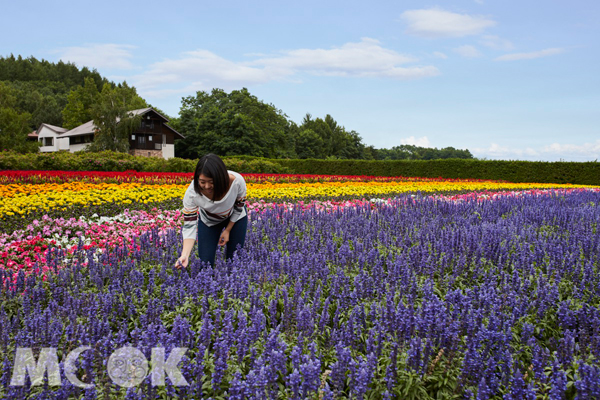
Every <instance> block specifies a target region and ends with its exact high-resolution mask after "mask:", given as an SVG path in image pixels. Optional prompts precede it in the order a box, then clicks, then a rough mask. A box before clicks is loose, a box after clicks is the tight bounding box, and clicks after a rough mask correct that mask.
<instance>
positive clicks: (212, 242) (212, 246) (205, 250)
mask: <svg viewBox="0 0 600 400" xmlns="http://www.w3.org/2000/svg"><path fill="white" fill-rule="evenodd" d="M228 224H229V219H226V220H225V221H223V222H220V223H219V224H217V225H214V226H207V225H206V224H205V223H204V222H202V220H200V218H198V257H199V258H200V260H202V261H204V262H209V263H210V265H213V266H214V265H215V254H216V253H217V245H218V243H219V237H221V232H222V231H223V229H225V228H226V227H227V225H228ZM247 227H248V216H247V215H246V216H245V217H244V218H242V219H240V220H238V221H236V223H235V224H233V228H231V232H229V242H227V244H226V252H225V256H226V257H227V259H231V258H233V252H234V251H235V250H236V248H237V246H238V244H239V245H240V247H244V242H245V241H246V229H247Z"/></svg>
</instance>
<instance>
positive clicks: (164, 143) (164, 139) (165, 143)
mask: <svg viewBox="0 0 600 400" xmlns="http://www.w3.org/2000/svg"><path fill="white" fill-rule="evenodd" d="M162 139H163V140H162V142H163V143H162V145H163V147H167V135H165V134H164V133H163V135H162Z"/></svg>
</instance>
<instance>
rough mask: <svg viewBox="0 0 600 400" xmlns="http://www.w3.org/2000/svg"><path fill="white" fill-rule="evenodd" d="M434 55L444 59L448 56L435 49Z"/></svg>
mask: <svg viewBox="0 0 600 400" xmlns="http://www.w3.org/2000/svg"><path fill="white" fill-rule="evenodd" d="M433 56H434V57H436V58H441V59H443V60H445V59H446V58H448V56H447V55H446V54H444V53H442V52H441V51H434V52H433Z"/></svg>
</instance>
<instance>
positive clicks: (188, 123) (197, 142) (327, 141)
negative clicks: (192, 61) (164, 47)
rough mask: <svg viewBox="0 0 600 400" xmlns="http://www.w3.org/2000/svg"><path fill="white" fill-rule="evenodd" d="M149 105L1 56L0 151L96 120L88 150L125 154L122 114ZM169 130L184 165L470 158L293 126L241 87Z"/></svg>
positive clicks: (59, 70) (115, 88)
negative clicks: (209, 160) (43, 131)
mask: <svg viewBox="0 0 600 400" xmlns="http://www.w3.org/2000/svg"><path fill="white" fill-rule="evenodd" d="M149 106H150V105H149V104H148V103H147V102H146V101H145V100H144V99H143V98H141V97H140V96H139V95H138V94H137V91H136V89H135V87H133V86H129V85H128V84H127V83H126V82H122V83H119V84H115V83H114V82H110V81H108V80H107V79H106V78H103V77H102V76H101V75H100V74H99V73H98V72H97V71H96V70H90V69H88V68H86V67H83V68H81V69H79V68H78V67H77V66H76V65H74V64H72V63H64V62H62V61H59V62H58V63H51V62H48V61H45V60H41V61H39V60H37V59H35V58H34V57H29V58H22V57H21V56H18V57H14V56H13V55H11V56H9V57H0V149H14V150H16V151H19V152H26V151H37V147H38V145H37V144H36V143H35V142H33V143H32V142H28V141H27V140H26V136H27V133H29V132H31V131H33V130H35V129H37V128H38V127H39V126H40V125H41V124H42V123H49V124H51V125H56V126H62V127H64V128H67V129H72V128H74V127H76V126H79V125H81V124H83V123H85V122H87V121H90V120H94V121H96V126H97V127H98V131H97V134H96V137H95V139H94V143H93V144H92V145H91V146H90V147H89V148H88V150H89V151H101V150H114V151H127V150H128V140H127V137H128V133H129V132H131V131H132V130H134V129H135V127H136V123H137V122H138V119H136V117H132V116H130V115H129V114H128V113H127V111H128V110H134V109H139V108H145V107H149ZM154 108H155V109H156V110H157V111H159V112H160V113H162V114H163V115H165V114H164V113H163V112H162V111H160V110H159V109H158V108H156V107H154ZM116 120H119V121H121V122H120V123H119V124H116V123H115V122H114V121H116ZM171 125H172V126H173V128H175V129H176V130H178V131H179V132H180V133H181V134H182V135H183V136H184V137H185V138H184V139H180V140H178V141H176V142H175V154H176V155H177V156H178V157H181V158H190V159H195V158H197V157H198V155H199V154H203V153H207V152H212V153H216V154H219V155H222V156H233V155H251V156H258V157H267V158H300V159H307V158H316V159H367V160H429V159H440V158H473V156H472V155H471V153H470V152H469V150H457V149H454V148H453V147H446V148H443V149H437V148H424V147H418V146H412V145H402V146H395V147H392V148H390V149H376V148H375V147H373V146H367V145H366V144H364V143H363V141H362V138H361V136H360V135H359V133H357V132H356V131H354V130H347V129H346V128H345V127H344V126H342V125H340V124H339V123H338V122H337V121H336V120H335V119H334V118H333V117H332V116H331V115H329V114H328V115H325V117H323V118H321V117H313V116H312V115H311V114H306V115H305V117H304V118H303V120H302V121H301V122H300V123H295V122H294V121H292V120H290V118H288V116H287V115H285V114H284V112H283V111H282V110H280V109H278V108H277V107H275V106H274V105H273V104H268V103H265V102H263V101H261V100H259V99H258V98H257V97H256V96H253V95H252V94H250V92H249V91H248V90H247V89H246V88H243V89H240V90H233V91H231V92H230V93H227V92H225V91H223V90H221V89H213V90H212V91H211V92H206V91H198V92H196V94H195V95H191V96H187V97H184V98H183V99H182V104H181V109H180V113H179V116H178V117H176V118H171Z"/></svg>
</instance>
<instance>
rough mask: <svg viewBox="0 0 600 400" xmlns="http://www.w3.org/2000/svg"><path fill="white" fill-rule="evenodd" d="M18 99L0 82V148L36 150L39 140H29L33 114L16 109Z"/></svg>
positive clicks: (25, 151) (22, 150)
mask: <svg viewBox="0 0 600 400" xmlns="http://www.w3.org/2000/svg"><path fill="white" fill-rule="evenodd" d="M16 102H17V99H16V97H15V96H14V93H13V92H12V90H11V88H10V87H9V86H8V85H6V84H4V83H2V82H0V150H2V151H4V150H14V151H16V152H19V153H29V152H36V151H38V149H39V143H38V142H32V141H29V140H27V134H28V133H30V132H31V130H30V129H29V120H30V119H31V114H29V113H27V112H23V113H20V112H18V111H17V110H16V109H15V106H16Z"/></svg>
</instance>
